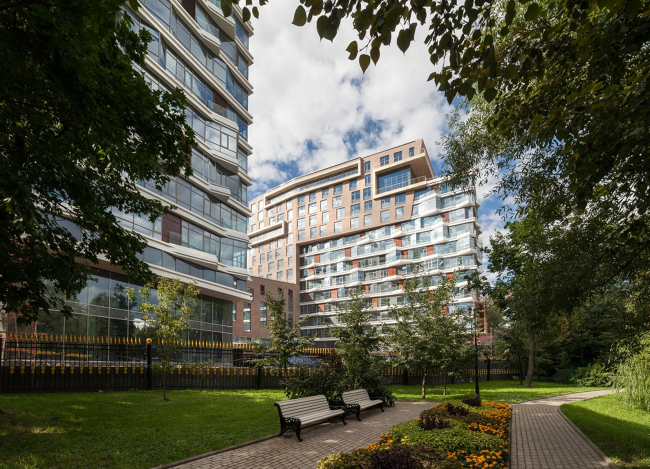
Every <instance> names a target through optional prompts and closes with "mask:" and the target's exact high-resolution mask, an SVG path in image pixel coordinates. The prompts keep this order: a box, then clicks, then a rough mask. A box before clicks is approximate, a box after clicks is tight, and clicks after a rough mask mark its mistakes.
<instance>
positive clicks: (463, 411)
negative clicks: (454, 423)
mask: <svg viewBox="0 0 650 469" xmlns="http://www.w3.org/2000/svg"><path fill="white" fill-rule="evenodd" d="M445 410H446V411H447V413H448V414H449V415H453V416H455V417H465V416H466V415H469V410H467V408H466V407H462V406H458V407H456V406H455V405H454V404H452V403H451V402H448V403H447V405H446V406H445Z"/></svg>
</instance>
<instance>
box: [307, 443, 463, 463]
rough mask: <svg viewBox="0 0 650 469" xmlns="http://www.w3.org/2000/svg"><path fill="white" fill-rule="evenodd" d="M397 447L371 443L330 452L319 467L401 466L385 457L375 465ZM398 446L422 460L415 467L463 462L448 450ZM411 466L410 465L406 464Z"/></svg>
mask: <svg viewBox="0 0 650 469" xmlns="http://www.w3.org/2000/svg"><path fill="white" fill-rule="evenodd" d="M393 448H395V447H390V446H378V445H369V447H368V448H360V449H357V450H354V451H352V452H350V453H336V454H330V455H329V456H326V457H324V458H323V459H321V460H320V461H318V465H317V466H316V467H317V469H361V468H368V469H370V468H373V469H374V468H375V467H376V468H382V469H385V468H390V467H401V466H388V465H387V464H386V463H385V462H384V461H383V458H382V459H380V461H381V463H383V464H381V463H380V464H381V465H373V464H374V461H375V460H376V459H375V458H379V457H381V456H383V454H385V453H387V452H389V451H391V449H393ZM397 448H401V449H405V450H406V451H407V452H408V454H409V455H410V456H411V457H412V458H413V459H415V460H416V461H418V462H420V464H421V465H420V466H413V467H417V468H420V467H427V468H431V469H433V468H436V469H460V468H461V467H462V463H459V462H458V461H457V460H456V459H452V458H449V456H448V455H447V453H446V452H444V451H436V450H433V449H431V448H429V447H427V446H424V445H410V446H408V447H407V446H405V445H404V446H398V447H397ZM404 467H410V466H404Z"/></svg>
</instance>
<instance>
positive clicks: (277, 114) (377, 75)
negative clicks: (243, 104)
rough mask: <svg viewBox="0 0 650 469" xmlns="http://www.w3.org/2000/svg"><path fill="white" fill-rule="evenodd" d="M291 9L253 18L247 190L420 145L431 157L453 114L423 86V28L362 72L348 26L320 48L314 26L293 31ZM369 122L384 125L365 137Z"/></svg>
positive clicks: (272, 9) (264, 11)
mask: <svg viewBox="0 0 650 469" xmlns="http://www.w3.org/2000/svg"><path fill="white" fill-rule="evenodd" d="M296 5H297V4H296V3H294V2H278V3H272V4H270V5H268V6H265V7H264V8H261V9H260V19H259V20H253V26H254V28H255V35H254V36H253V37H252V38H251V41H250V43H251V52H252V53H253V55H254V57H255V63H254V64H253V66H252V67H251V69H250V76H251V82H252V84H253V86H254V87H255V92H254V94H253V95H252V96H251V98H250V100H249V102H250V110H251V113H252V114H253V116H254V123H253V125H252V126H251V127H250V130H249V132H250V143H251V144H252V145H253V147H254V153H253V156H252V157H251V159H250V174H251V176H252V177H253V179H254V181H255V182H254V186H253V187H252V191H251V193H252V194H253V195H257V194H259V193H261V192H262V191H264V190H267V189H269V188H271V187H274V186H276V185H277V184H280V183H282V182H284V181H285V180H286V179H287V178H289V177H292V176H297V175H299V174H304V173H307V172H310V171H314V170H316V169H320V168H323V167H327V166H331V165H333V164H336V163H340V162H342V161H345V160H347V159H349V158H350V157H351V156H364V155H366V154H369V153H373V152H376V151H380V150H382V149H383V148H389V147H391V146H395V145H398V144H402V143H406V142H408V141H410V140H415V139H418V138H424V139H425V143H426V145H427V148H428V149H429V152H430V153H436V150H435V142H436V141H437V140H439V138H440V135H441V133H442V131H443V129H444V126H445V114H446V113H448V112H449V111H450V109H451V108H450V107H449V106H448V105H447V102H446V100H445V98H444V96H443V95H442V93H439V92H438V91H437V90H436V87H435V85H434V84H433V82H427V81H426V80H427V77H428V76H429V74H430V73H431V71H432V70H433V66H432V65H431V62H430V61H429V57H428V53H427V51H426V47H425V46H424V44H423V43H422V39H423V38H424V34H425V31H424V28H421V27H420V28H419V32H418V34H417V36H416V42H415V43H413V44H412V45H411V48H410V49H409V50H408V51H407V53H406V55H404V54H402V52H401V51H400V50H399V49H398V48H397V46H396V45H392V46H391V47H388V48H382V57H381V59H380V60H379V63H378V66H376V67H375V66H374V65H371V66H370V67H369V69H368V70H367V71H366V74H365V75H364V74H362V73H361V70H360V68H359V65H358V62H357V61H354V62H353V61H349V60H347V52H345V48H346V47H347V45H348V43H349V42H350V41H351V40H353V39H355V36H354V34H353V30H352V27H351V25H350V23H344V24H343V25H342V26H341V29H340V31H339V35H338V36H337V37H336V39H335V40H334V43H331V42H329V41H325V40H324V41H320V40H319V38H318V34H317V32H316V27H315V23H311V24H307V25H305V26H304V27H301V28H298V27H296V26H293V25H291V21H292V18H293V12H294V10H295V7H296ZM368 122H375V123H376V122H380V123H381V125H380V126H379V128H375V129H374V131H373V132H371V133H369V134H367V133H365V129H366V124H367V123H368ZM350 133H355V137H358V141H356V138H355V145H354V147H351V146H350V142H349V141H348V142H346V141H345V139H346V136H349V134H350ZM308 142H309V144H308ZM308 145H310V146H308ZM349 151H351V152H352V154H351V155H350V154H349ZM273 168H275V170H274V169H273Z"/></svg>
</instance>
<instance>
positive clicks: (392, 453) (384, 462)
mask: <svg viewBox="0 0 650 469" xmlns="http://www.w3.org/2000/svg"><path fill="white" fill-rule="evenodd" d="M370 462H371V464H372V465H371V466H370V467H371V468H372V469H423V468H424V466H423V465H422V463H421V462H420V461H418V460H417V459H415V457H414V456H413V455H412V454H411V450H410V449H409V448H403V447H399V446H396V447H393V448H390V449H388V450H386V451H377V452H375V453H374V454H373V455H372V456H371V457H370Z"/></svg>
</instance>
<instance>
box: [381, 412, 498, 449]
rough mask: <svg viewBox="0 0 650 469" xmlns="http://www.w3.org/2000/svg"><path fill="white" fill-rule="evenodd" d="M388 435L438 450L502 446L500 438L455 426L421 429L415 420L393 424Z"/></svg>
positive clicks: (407, 442) (398, 439)
mask: <svg viewBox="0 0 650 469" xmlns="http://www.w3.org/2000/svg"><path fill="white" fill-rule="evenodd" d="M390 437H391V438H392V439H393V440H394V441H402V442H404V443H405V444H407V445H417V444H422V445H426V446H428V447H430V448H432V449H435V450H438V451H451V452H454V451H455V452H459V451H465V452H468V453H478V452H480V451H481V450H484V449H487V450H490V451H499V449H500V447H501V446H503V440H502V439H501V438H497V437H496V436H493V435H488V434H485V433H476V432H472V431H469V430H467V429H466V428H460V427H457V426H455V427H452V428H445V429H442V430H434V431H422V430H421V429H420V426H419V425H418V422H417V421H416V420H409V421H408V422H404V423H398V424H397V425H393V426H392V427H391V429H390Z"/></svg>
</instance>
